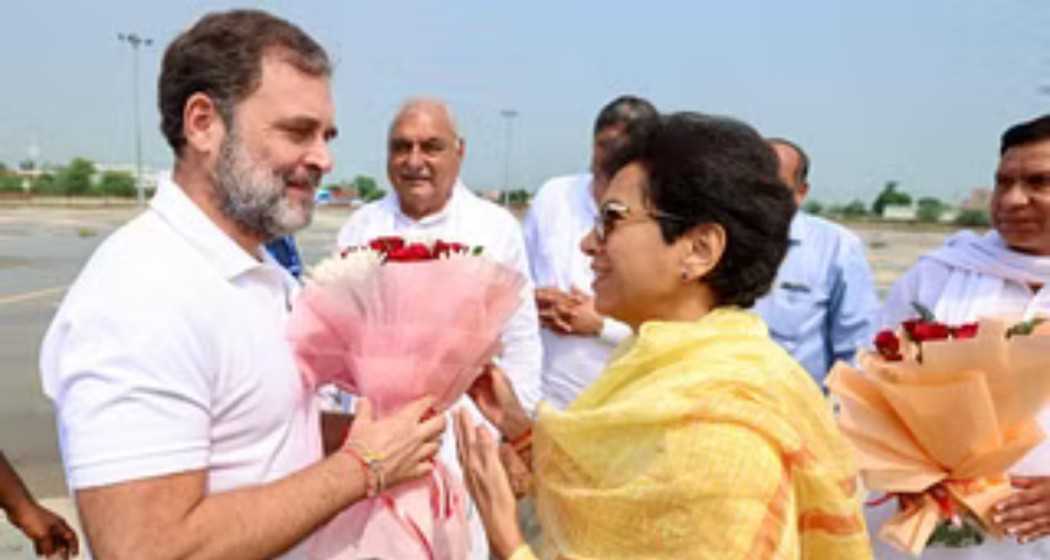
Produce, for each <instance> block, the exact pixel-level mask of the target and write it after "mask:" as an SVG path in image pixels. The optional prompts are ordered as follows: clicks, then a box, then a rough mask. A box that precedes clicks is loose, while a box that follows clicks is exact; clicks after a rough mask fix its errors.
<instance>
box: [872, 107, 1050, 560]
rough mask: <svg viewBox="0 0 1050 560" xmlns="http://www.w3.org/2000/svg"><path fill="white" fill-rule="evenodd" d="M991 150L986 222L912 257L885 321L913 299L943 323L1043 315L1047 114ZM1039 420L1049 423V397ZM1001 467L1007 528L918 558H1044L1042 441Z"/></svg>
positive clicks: (1048, 249) (1048, 302) (1048, 470)
mask: <svg viewBox="0 0 1050 560" xmlns="http://www.w3.org/2000/svg"><path fill="white" fill-rule="evenodd" d="M999 155H1000V159H999V166H998V168H997V169H996V172H995V188H994V190H993V192H992V198H991V200H990V204H989V206H990V208H989V210H990V215H991V219H992V226H993V229H992V230H991V231H988V232H986V233H983V234H977V233H974V232H971V231H962V232H959V233H957V234H955V235H953V236H951V237H949V238H948V239H947V240H946V241H945V244H944V246H942V247H940V248H939V249H936V250H934V251H932V252H930V253H928V254H926V255H923V256H922V257H921V258H919V261H918V262H917V263H915V265H914V266H912V267H911V268H909V269H908V270H907V272H905V273H904V275H903V276H902V277H901V278H900V279H898V280H897V281H896V282H895V283H894V284H893V287H892V288H891V289H890V293H889V294H888V295H887V296H886V302H885V304H884V305H883V308H882V316H881V320H882V325H883V326H884V327H886V328H896V327H897V326H898V325H899V324H900V323H901V322H902V321H904V320H906V319H911V318H914V317H915V316H916V314H917V312H916V310H915V308H914V307H913V303H919V304H922V305H923V306H925V307H926V308H927V309H929V310H931V311H932V312H933V314H934V316H935V317H936V318H937V320H938V321H941V322H944V323H947V324H950V325H958V324H962V323H967V322H972V321H976V320H978V319H981V318H985V317H1004V318H1008V319H1010V318H1012V320H1016V321H1020V320H1021V319H1026V320H1027V319H1032V318H1035V317H1044V318H1046V317H1050V114H1048V115H1043V116H1041V117H1039V118H1036V119H1033V120H1030V121H1027V122H1022V123H1018V124H1016V125H1014V126H1012V127H1010V128H1009V129H1007V131H1006V132H1005V133H1004V134H1003V135H1002V141H1001V144H1000V150H999ZM1047 362H1048V363H1050V356H1048V357H1047ZM1048 369H1050V368H1048ZM1038 421H1039V424H1040V426H1041V427H1042V428H1043V431H1050V406H1044V408H1043V410H1042V412H1041V413H1040V414H1039V417H1038ZM1009 475H1010V480H1011V483H1012V484H1013V486H1014V488H1015V489H1016V490H1017V493H1016V494H1015V495H1014V496H1012V497H1010V498H1006V499H1005V500H1003V502H1000V504H999V506H1001V507H1002V508H1003V509H1002V510H1001V511H997V512H996V516H995V519H996V524H997V525H998V526H999V529H1001V530H1004V531H1009V534H1008V535H1007V537H1006V538H1004V539H1001V540H1000V539H992V538H986V539H985V541H984V544H982V545H980V546H976V547H969V548H963V549H951V548H937V549H927V550H926V551H925V552H924V553H923V558H930V559H933V560H940V559H943V560H976V559H979V558H996V559H997V560H1035V559H1037V558H1039V559H1042V558H1050V539H1048V538H1047V537H1048V536H1050V441H1044V442H1043V443H1041V444H1039V445H1038V446H1037V447H1036V448H1035V449H1032V450H1031V451H1029V452H1028V454H1027V455H1025V456H1024V457H1023V458H1022V459H1021V460H1020V461H1018V462H1017V463H1015V464H1014V465H1013V466H1012V467H1011V468H1010V472H1009ZM895 511H896V506H895V505H893V504H887V505H885V506H882V507H880V508H876V509H869V510H868V528H869V530H871V531H876V530H877V529H878V527H880V526H881V524H882V523H883V522H884V521H885V520H886V519H888V518H889V517H890V516H892V515H893V514H894V513H895ZM872 543H873V545H874V547H875V554H876V556H878V557H879V558H886V559H903V558H906V557H907V555H905V554H902V553H900V552H897V551H896V550H894V549H891V548H890V547H889V546H887V545H885V544H884V543H882V542H880V541H879V540H878V539H875V538H872Z"/></svg>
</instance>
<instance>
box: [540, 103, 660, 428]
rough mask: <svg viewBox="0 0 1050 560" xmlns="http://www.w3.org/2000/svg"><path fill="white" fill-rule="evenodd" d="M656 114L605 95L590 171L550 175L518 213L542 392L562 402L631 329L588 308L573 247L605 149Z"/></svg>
mask: <svg viewBox="0 0 1050 560" xmlns="http://www.w3.org/2000/svg"><path fill="white" fill-rule="evenodd" d="M656 117H657V111H656V108H655V107H653V105H652V104H651V103H649V102H648V101H646V100H645V99H642V98H639V97H635V96H631V95H624V96H620V97H617V98H616V99H614V100H612V101H611V102H609V103H608V104H606V105H605V107H603V108H602V110H601V111H600V112H599V113H598V117H597V118H596V119H595V122H594V132H593V148H592V151H591V164H590V167H591V172H590V173H580V174H576V175H565V176H561V177H555V178H553V179H550V180H549V181H547V182H546V183H544V184H543V186H541V187H540V189H539V190H538V191H537V192H536V196H535V197H534V198H533V200H532V204H531V205H530V208H529V213H528V215H526V217H525V226H524V227H525V245H526V248H527V249H528V252H529V265H530V268H531V270H532V278H533V281H535V283H536V286H537V289H536V294H535V297H536V306H537V308H538V309H539V317H540V322H541V325H542V327H543V329H542V330H541V331H540V336H541V338H542V340H543V398H544V400H546V401H547V402H549V403H550V404H552V405H554V406H556V407H558V408H561V409H563V408H565V407H566V406H568V404H569V403H570V402H572V401H573V400H574V399H575V398H576V396H577V395H578V394H579V393H580V392H581V391H582V390H583V389H585V388H586V387H587V386H588V385H590V384H591V382H592V381H594V379H595V378H597V377H598V374H599V373H600V372H601V370H602V368H603V367H604V366H605V362H606V361H607V360H608V358H609V355H610V354H611V353H612V350H613V348H615V347H616V345H617V344H619V342H620V341H621V340H623V339H624V338H626V337H627V336H628V335H629V334H630V328H629V327H627V325H624V324H623V323H620V322H618V321H616V320H614V319H610V318H608V317H602V316H601V315H599V314H598V313H597V312H596V311H595V310H594V297H593V292H592V291H591V282H592V281H593V280H594V273H593V272H592V271H591V267H590V259H589V258H588V257H587V256H586V255H584V254H583V252H582V251H581V250H580V240H581V239H583V237H584V236H585V235H587V233H588V232H590V231H591V228H592V227H594V221H595V220H596V219H597V218H598V202H597V201H598V200H599V199H600V198H601V196H602V194H603V192H604V189H605V187H606V186H607V181H606V180H605V179H604V178H603V177H601V176H600V175H599V174H598V173H597V170H598V169H600V168H601V162H602V160H603V158H604V157H606V156H607V154H609V153H610V152H611V151H613V150H615V149H616V148H618V147H620V146H621V145H623V143H624V142H627V141H629V139H630V138H632V137H635V136H638V135H641V134H644V133H645V131H646V130H647V128H648V127H647V126H646V123H648V122H651V121H652V120H653V119H655V118H656Z"/></svg>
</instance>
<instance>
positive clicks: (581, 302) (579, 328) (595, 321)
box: [567, 286, 603, 336]
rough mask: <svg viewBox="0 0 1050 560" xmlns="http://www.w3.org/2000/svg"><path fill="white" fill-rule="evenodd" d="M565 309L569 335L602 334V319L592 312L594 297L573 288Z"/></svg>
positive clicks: (595, 312)
mask: <svg viewBox="0 0 1050 560" xmlns="http://www.w3.org/2000/svg"><path fill="white" fill-rule="evenodd" d="M569 301H570V305H569V307H568V309H567V320H568V323H569V333H570V334H575V335H580V336H598V335H600V334H601V333H602V325H603V317H602V316H601V315H599V314H598V312H597V311H595V310H594V296H591V295H588V294H586V293H584V292H582V291H581V290H580V289H579V288H577V287H575V286H573V288H572V292H570V293H569Z"/></svg>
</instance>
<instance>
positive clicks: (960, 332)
mask: <svg viewBox="0 0 1050 560" xmlns="http://www.w3.org/2000/svg"><path fill="white" fill-rule="evenodd" d="M949 330H950V331H951V335H952V338H973V337H975V336H977V323H965V324H962V325H959V326H957V327H949Z"/></svg>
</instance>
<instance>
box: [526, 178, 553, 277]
mask: <svg viewBox="0 0 1050 560" xmlns="http://www.w3.org/2000/svg"><path fill="white" fill-rule="evenodd" d="M541 204H542V199H541V198H540V197H539V196H538V195H537V197H536V199H535V200H534V201H533V204H532V206H530V207H529V212H528V213H527V214H526V215H525V222H524V223H523V224H522V233H523V234H524V238H525V251H526V253H527V255H528V258H529V273H530V275H531V276H532V280H533V282H534V283H535V284H536V285H538V286H547V285H550V284H553V281H554V274H553V272H552V269H551V256H550V251H549V250H548V248H547V246H546V244H545V243H544V235H543V232H541V231H540V221H539V219H538V218H537V215H538V213H540V212H542V210H541V209H540V207H539V206H540V205H541Z"/></svg>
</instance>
